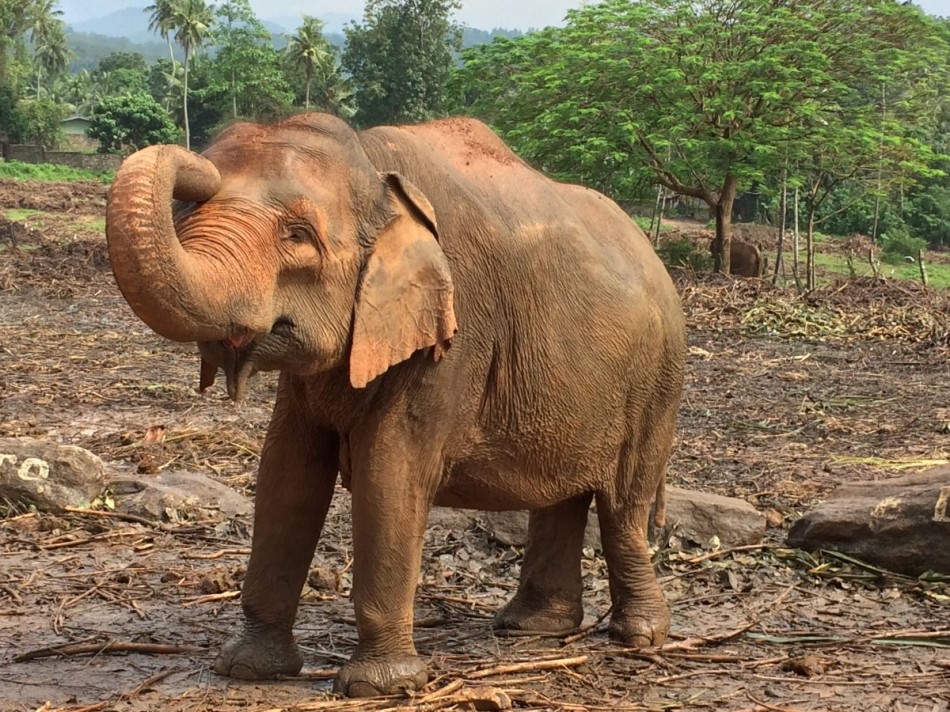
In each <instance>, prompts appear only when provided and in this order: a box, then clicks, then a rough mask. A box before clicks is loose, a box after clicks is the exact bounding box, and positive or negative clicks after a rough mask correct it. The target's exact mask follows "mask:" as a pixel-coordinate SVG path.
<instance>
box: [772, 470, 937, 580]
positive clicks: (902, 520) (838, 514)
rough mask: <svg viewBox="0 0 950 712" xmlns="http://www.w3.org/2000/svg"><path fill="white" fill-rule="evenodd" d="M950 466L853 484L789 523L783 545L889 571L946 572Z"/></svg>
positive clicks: (912, 573) (915, 573)
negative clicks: (850, 558) (824, 552)
mask: <svg viewBox="0 0 950 712" xmlns="http://www.w3.org/2000/svg"><path fill="white" fill-rule="evenodd" d="M947 542H950V466H945V467H938V468H936V469H933V470H928V471H926V472H918V473H916V474H912V475H905V476H903V477H896V478H893V479H887V480H875V481H870V482H852V483H849V484H846V485H842V486H841V487H839V488H838V489H836V490H835V491H834V492H833V493H832V494H831V496H830V497H829V498H828V500H827V501H826V502H825V503H824V504H821V505H819V506H818V507H817V508H815V509H813V510H812V511H810V512H808V513H807V514H806V515H805V516H804V517H802V518H801V519H799V520H798V521H797V522H795V524H793V525H792V527H791V529H790V530H789V532H788V545H789V546H792V547H795V548H798V549H806V550H808V551H814V550H816V549H833V550H836V551H840V552H842V553H845V554H848V555H849V556H854V557H857V558H859V559H862V560H864V561H867V562H869V563H872V564H875V565H876V566H880V567H882V568H885V569H889V570H891V571H897V572H899V573H904V574H910V575H912V576H918V575H920V574H922V573H924V572H925V571H938V572H941V573H950V546H947Z"/></svg>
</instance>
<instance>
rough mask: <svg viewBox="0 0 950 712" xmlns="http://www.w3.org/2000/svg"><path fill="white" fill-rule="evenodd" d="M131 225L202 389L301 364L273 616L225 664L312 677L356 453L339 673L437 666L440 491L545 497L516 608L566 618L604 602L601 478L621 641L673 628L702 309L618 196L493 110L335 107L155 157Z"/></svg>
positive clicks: (125, 280)
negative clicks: (674, 557) (674, 457)
mask: <svg viewBox="0 0 950 712" xmlns="http://www.w3.org/2000/svg"><path fill="white" fill-rule="evenodd" d="M173 198H175V199H176V202H173ZM173 208H174V209H173ZM107 236H108V241H109V249H110V256H111V259H112V265H113V270H114V272H115V276H116V280H117V282H118V284H119V286H120V288H121V290H122V292H123V294H124V295H125V297H126V299H127V300H128V302H129V304H130V305H131V306H132V308H133V309H134V310H135V312H136V313H137V314H138V315H139V316H140V317H141V318H142V319H143V320H144V321H145V322H146V323H147V324H148V325H149V326H151V327H152V328H153V329H154V330H155V331H156V332H158V333H159V334H162V335H164V336H166V337H168V338H170V339H174V340H178V341H196V342H198V344H199V348H200V351H201V353H202V357H203V363H202V378H201V385H202V387H206V386H207V385H209V383H210V382H211V381H212V380H213V378H214V374H215V371H216V370H218V369H222V370H223V371H224V374H225V377H226V380H227V387H228V391H229V393H230V394H231V396H232V397H234V398H239V397H240V396H241V393H242V392H243V391H244V389H245V385H246V382H247V379H248V378H249V377H250V376H252V375H253V374H254V373H255V372H257V371H260V370H267V369H279V370H280V371H281V376H280V381H279V386H278V392H277V400H276V404H275V406H274V413H273V417H272V420H271V424H270V427H269V430H268V433H267V439H266V442H265V444H264V448H263V452H262V454H261V462H260V470H259V473H258V483H257V502H256V514H255V522H254V536H253V547H252V553H251V558H250V562H249V565H248V570H247V576H246V579H245V582H244V586H243V590H242V606H243V610H244V613H245V618H246V620H245V624H244V629H243V631H241V632H240V633H238V634H237V635H236V636H235V638H234V639H233V640H231V641H230V642H229V643H227V644H226V645H225V646H224V648H223V649H222V650H221V652H220V655H219V656H218V658H217V660H216V661H215V664H214V669H215V671H217V672H218V673H220V674H223V675H231V676H233V677H239V678H245V679H262V678H270V677H274V676H275V675H278V674H294V673H296V672H298V671H299V670H300V668H301V663H302V661H301V657H300V655H299V653H298V651H297V647H296V644H295V643H294V640H293V635H292V626H293V623H294V618H295V615H296V610H297V603H298V598H299V595H300V592H301V589H302V586H303V584H304V581H305V579H306V576H307V571H308V567H309V565H310V562H311V559H312V557H313V552H314V548H315V546H316V543H317V539H318V537H319V536H320V531H321V528H322V526H323V523H324V518H325V516H326V513H327V508H328V507H329V504H330V498H331V496H332V493H333V489H334V483H335V481H336V479H337V476H338V473H339V474H340V476H342V480H343V484H344V485H345V486H346V487H347V488H348V489H349V490H350V492H351V493H352V522H353V524H352V529H353V546H354V556H355V559H354V569H353V601H354V605H355V609H356V621H357V631H358V635H359V643H358V645H357V647H356V650H355V652H354V653H353V656H352V658H351V660H350V661H349V662H347V663H346V664H345V665H343V667H342V668H341V670H340V671H339V674H338V677H337V680H336V689H337V690H338V691H339V692H341V693H344V694H347V695H351V696H362V695H371V694H377V693H390V692H394V691H396V690H399V689H419V688H421V687H422V686H423V685H424V684H425V683H426V680H427V673H426V666H425V665H424V663H423V662H422V661H421V660H420V659H419V658H418V656H417V655H416V651H415V648H414V646H413V640H412V611H413V596H414V592H415V587H416V582H417V579H418V576H419V566H420V557H421V554H422V541H423V533H424V530H425V524H426V517H427V514H428V512H429V509H430V507H431V506H432V505H433V504H439V505H447V506H454V507H468V508H478V509H489V510H503V509H530V510H532V514H531V518H530V533H529V534H530V541H529V543H528V545H527V549H526V551H525V558H524V564H523V567H522V573H521V581H520V584H519V588H518V591H517V593H516V594H515V596H514V597H513V598H512V600H511V601H510V602H509V603H508V605H507V606H505V607H504V608H503V609H502V610H501V611H500V612H499V613H498V615H497V617H496V620H495V625H496V627H497V628H499V629H504V630H510V631H551V632H557V631H565V630H570V629H572V628H574V627H576V626H577V625H578V624H579V623H580V622H581V619H582V617H583V608H582V606H581V591H582V587H581V572H580V557H581V546H582V540H583V534H584V527H585V522H586V519H587V513H588V509H589V504H590V502H591V499H592V498H594V497H596V499H597V513H598V517H599V519H600V525H601V529H602V532H603V541H604V547H605V554H606V558H607V564H608V568H609V576H610V592H611V598H612V601H613V609H612V617H611V623H610V628H609V631H610V635H611V636H612V637H613V638H614V639H616V640H618V641H620V642H621V643H623V644H626V645H630V646H650V645H656V644H659V643H661V642H662V641H663V640H664V638H665V637H666V635H667V630H668V626H669V613H668V609H667V606H666V604H665V602H664V600H663V596H662V594H661V592H660V590H659V587H658V586H657V582H656V578H655V575H654V572H653V569H652V566H651V563H650V557H649V553H648V549H647V541H646V530H647V521H648V518H649V512H650V509H651V505H652V504H653V502H654V500H656V501H657V509H658V516H659V517H662V492H663V489H662V488H663V481H664V477H665V468H666V462H667V458H668V456H669V453H670V447H671V442H672V438H673V427H674V421H675V418H676V413H677V408H678V404H679V400H680V392H681V387H682V378H683V362H684V352H685V346H684V324H683V317H682V313H681V308H680V304H679V300H678V297H677V294H676V292H675V290H674V288H673V285H672V283H671V281H670V279H669V277H668V276H667V272H666V270H665V269H664V267H663V265H662V264H661V263H660V261H659V259H658V258H657V257H656V256H655V254H654V252H653V250H652V248H651V246H650V244H649V242H648V241H647V240H646V238H645V237H644V235H643V233H642V232H641V231H640V230H639V229H638V228H637V227H636V225H634V224H633V222H632V221H631V220H630V219H629V218H628V217H627V216H626V215H625V214H624V213H623V212H622V211H621V210H620V209H619V208H618V207H617V206H616V205H615V204H614V203H612V202H611V201H610V200H608V199H607V198H605V197H604V196H602V195H600V194H598V193H595V192H594V191H591V190H587V189H585V188H581V187H578V186H571V185H564V184H559V183H555V182H553V181H551V180H549V179H547V178H545V177H544V176H542V175H540V174H539V173H537V172H535V171H534V170H532V169H531V168H529V167H528V166H527V165H526V164H525V163H523V162H522V161H521V160H519V159H518V158H517V157H515V156H514V154H512V153H511V152H510V151H509V150H508V149H507V148H506V147H505V145H504V144H503V143H502V142H501V141H500V140H499V139H498V138H497V137H496V136H495V135H494V134H492V133H491V131H490V130H488V129H487V128H486V127H485V126H484V125H482V124H480V123H478V122H476V121H470V120H461V119H456V120H447V121H443V122H437V123H432V124H426V125H421V126H411V127H402V128H393V127H385V128H376V129H372V130H369V131H366V132H363V133H360V134H357V133H355V132H353V131H352V130H351V129H350V128H349V127H348V126H346V125H345V124H344V123H343V122H341V121H339V120H338V119H335V118H332V117H329V116H325V115H319V114H309V115H304V116H298V117H294V118H292V119H289V120H287V121H285V122H283V123H281V124H278V125H276V126H271V127H265V126H257V125H250V124H242V125H238V126H235V127H232V128H231V129H229V130H227V131H226V132H224V133H223V134H222V135H221V136H220V137H219V138H218V139H217V140H216V141H215V142H214V144H213V145H212V146H211V147H210V148H209V149H208V150H207V151H205V153H204V154H203V156H197V155H195V154H191V153H188V152H186V151H184V150H183V149H181V148H179V147H174V146H161V147H151V148H147V149H144V150H142V151H140V152H138V153H136V154H134V155H132V156H131V157H129V158H128V159H127V160H126V161H125V163H124V164H123V166H122V168H121V169H120V170H119V172H118V174H117V176H116V180H115V184H114V185H113V187H112V189H111V192H110V198H109V204H108V210H107Z"/></svg>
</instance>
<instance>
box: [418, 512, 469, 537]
mask: <svg viewBox="0 0 950 712" xmlns="http://www.w3.org/2000/svg"><path fill="white" fill-rule="evenodd" d="M478 516H479V513H478V512H477V511H475V510H474V509H452V508H451V507H433V508H432V509H431V510H429V521H428V523H427V528H429V529H431V528H433V527H440V528H442V529H445V530H446V531H450V532H459V533H461V532H464V531H467V530H468V529H471V528H472V526H473V525H474V524H475V523H476V522H477V521H478Z"/></svg>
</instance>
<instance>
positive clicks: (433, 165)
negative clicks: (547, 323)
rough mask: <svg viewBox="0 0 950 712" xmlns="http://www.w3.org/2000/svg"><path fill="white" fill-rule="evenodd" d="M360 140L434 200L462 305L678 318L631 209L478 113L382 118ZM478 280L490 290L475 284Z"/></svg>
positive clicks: (382, 165) (381, 163)
mask: <svg viewBox="0 0 950 712" xmlns="http://www.w3.org/2000/svg"><path fill="white" fill-rule="evenodd" d="M360 140H361V143H362V144H363V147H364V149H365V150H366V152H367V155H368V156H369V158H370V160H371V161H372V162H373V163H374V165H375V166H376V168H377V169H378V170H381V171H397V172H399V173H401V174H402V175H404V176H405V177H407V178H408V179H409V180H410V181H412V182H413V183H414V184H415V185H416V186H417V187H418V188H419V189H420V190H422V191H423V193H425V194H426V196H427V197H428V199H429V201H430V202H431V203H432V205H433V206H434V208H435V212H436V218H437V221H438V223H439V233H440V237H439V239H440V243H441V244H442V247H443V249H444V250H445V252H446V254H447V256H448V257H449V259H450V262H451V263H452V267H453V275H454V278H455V280H456V283H457V288H458V293H459V298H460V301H461V302H462V304H460V305H459V306H460V307H463V308H464V302H466V301H469V299H468V297H469V296H473V297H474V299H475V300H476V301H477V302H478V303H479V305H481V306H486V305H487V304H491V303H493V302H495V307H496V310H497V309H505V308H506V307H507V306H508V305H506V304H498V303H497V301H498V300H499V299H501V300H507V299H509V298H514V299H516V300H518V299H520V300H521V302H519V303H518V305H517V306H518V310H522V308H527V310H528V311H531V310H532V309H533V310H536V311H541V312H546V313H547V315H548V316H549V317H550V318H551V319H557V318H561V319H571V320H579V319H596V318H597V316H598V315H608V317H607V318H609V319H611V320H612V323H613V324H614V325H615V328H618V329H623V330H627V331H630V330H632V329H634V328H635V325H636V324H637V323H640V322H641V321H642V320H643V319H644V318H646V317H645V312H650V313H659V314H661V315H665V316H666V317H667V318H668V319H669V320H672V321H676V320H677V319H680V311H681V310H680V306H679V298H678V296H677V294H676V290H675V288H674V287H673V284H672V281H671V280H670V278H669V275H668V273H667V271H666V269H665V267H664V266H663V264H662V262H661V261H660V260H659V258H658V257H657V256H656V254H655V252H654V250H653V248H652V246H651V245H650V243H649V240H648V239H647V238H646V236H645V235H644V234H643V231H642V230H640V228H639V227H638V226H637V225H636V224H635V223H634V222H633V221H632V220H631V219H630V218H629V216H627V215H626V214H625V213H624V212H623V210H622V209H621V208H620V207H619V206H617V204H616V203H614V201H612V200H610V199H609V198H607V197H606V196H604V195H603V194H601V193H598V192H597V191H594V190H591V189H588V188H584V187H581V186H577V185H570V184H565V183H559V182H557V181H554V180H552V179H550V178H548V177H547V176H545V175H543V174H542V173H540V172H538V171H536V170H534V169H533V168H531V166H529V165H528V164H527V163H526V162H525V161H523V160H522V159H521V158H519V157H518V156H517V155H515V154H514V153H513V152H512V151H511V149H509V148H508V147H507V146H506V145H505V144H504V142H503V141H502V140H501V139H500V138H499V137H498V136H497V135H496V134H494V133H493V132H492V131H491V129H489V128H488V127H487V126H486V125H485V124H483V123H481V122H479V121H477V120H474V119H462V118H454V119H445V120H442V121H436V122H431V123H428V124H421V125H417V126H408V127H379V128H375V129H370V130H369V131H364V132H363V133H362V134H360ZM486 285H487V287H488V288H489V289H490V290H491V292H492V293H491V294H487V293H486V294H481V293H480V291H481V290H485V289H486ZM525 302H528V304H527V305H525ZM509 311H510V310H509ZM559 312H560V313H559ZM592 314H593V315H594V316H592ZM495 316H497V315H495ZM673 328H674V329H678V328H679V324H678V323H677V324H675V325H674V326H673Z"/></svg>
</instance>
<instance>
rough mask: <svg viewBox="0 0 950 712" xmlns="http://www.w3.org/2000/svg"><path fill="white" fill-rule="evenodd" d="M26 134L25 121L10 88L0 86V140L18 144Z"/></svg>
mask: <svg viewBox="0 0 950 712" xmlns="http://www.w3.org/2000/svg"><path fill="white" fill-rule="evenodd" d="M25 132H26V120H25V118H24V116H23V114H21V113H20V110H19V107H18V106H17V95H16V92H15V91H14V90H13V87H12V86H8V85H5V84H0V140H7V141H12V142H13V143H19V142H20V141H22V140H23V139H22V137H23V134H24V133H25Z"/></svg>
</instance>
